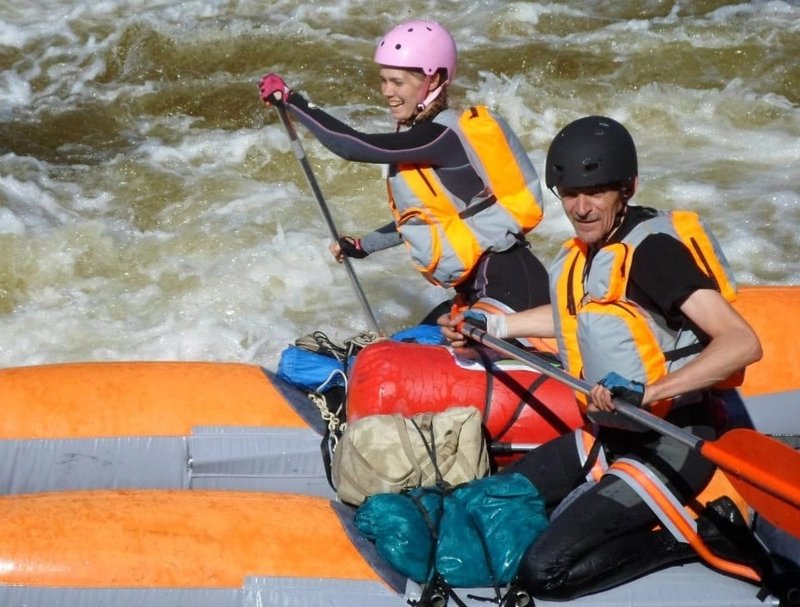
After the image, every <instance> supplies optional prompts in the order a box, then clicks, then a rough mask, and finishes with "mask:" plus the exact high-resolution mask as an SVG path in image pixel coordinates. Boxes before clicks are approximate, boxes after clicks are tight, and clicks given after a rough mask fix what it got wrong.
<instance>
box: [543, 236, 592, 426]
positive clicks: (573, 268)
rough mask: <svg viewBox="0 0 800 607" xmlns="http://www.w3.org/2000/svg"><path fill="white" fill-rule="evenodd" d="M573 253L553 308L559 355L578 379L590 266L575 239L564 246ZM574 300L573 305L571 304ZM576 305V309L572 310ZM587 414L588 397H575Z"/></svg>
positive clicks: (583, 247) (582, 246) (564, 268)
mask: <svg viewBox="0 0 800 607" xmlns="http://www.w3.org/2000/svg"><path fill="white" fill-rule="evenodd" d="M564 248H566V249H572V250H571V251H569V252H568V253H567V255H566V257H565V259H564V264H563V266H562V267H561V268H560V272H559V273H558V276H557V277H556V284H555V289H554V291H555V299H556V301H554V302H553V306H555V309H556V310H557V316H556V321H557V323H558V326H556V335H559V340H560V344H559V347H560V348H559V353H560V356H561V361H562V362H563V363H564V367H565V370H566V371H567V372H568V373H570V374H572V375H573V376H575V377H583V362H582V360H581V351H580V347H579V346H578V317H577V307H578V306H579V305H580V299H581V298H582V297H583V271H584V268H585V266H586V245H585V244H583V243H582V242H581V241H579V240H578V239H577V238H573V239H572V240H570V241H569V242H567V243H566V244H565V245H564ZM550 271H551V276H552V271H553V270H552V268H551V270H550ZM570 296H572V298H573V301H570ZM571 304H574V306H575V307H574V308H572V307H571ZM575 396H576V398H577V399H578V402H579V403H580V404H581V405H582V408H583V410H585V408H586V404H587V399H586V396H585V395H584V394H582V393H580V392H576V393H575Z"/></svg>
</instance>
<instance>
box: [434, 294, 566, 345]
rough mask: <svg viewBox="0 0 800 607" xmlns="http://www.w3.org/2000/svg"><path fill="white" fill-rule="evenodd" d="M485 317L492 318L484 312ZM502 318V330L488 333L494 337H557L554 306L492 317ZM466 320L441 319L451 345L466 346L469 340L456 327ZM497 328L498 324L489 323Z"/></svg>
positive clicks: (444, 316) (459, 318)
mask: <svg viewBox="0 0 800 607" xmlns="http://www.w3.org/2000/svg"><path fill="white" fill-rule="evenodd" d="M480 313H481V314H484V316H490V315H487V314H485V313H483V312H480ZM491 316H497V317H502V318H501V320H502V321H504V322H501V323H500V324H501V325H502V327H503V328H502V329H501V330H500V331H499V332H498V331H496V330H495V331H488V332H489V333H490V334H492V335H494V337H499V338H501V339H505V338H506V337H555V324H554V322H553V306H552V305H550V304H548V305H546V306H538V307H536V308H531V309H529V310H523V311H522V312H515V313H513V314H504V315H494V314H493V315H491ZM463 320H464V314H456V315H455V316H452V315H449V314H445V315H443V316H440V317H439V320H438V324H439V326H441V327H442V334H443V335H444V336H445V338H446V339H447V341H449V342H450V345H451V346H453V347H454V348H460V347H463V346H465V345H466V343H467V338H466V337H464V335H462V334H461V333H459V332H458V330H457V329H456V327H457V326H458V324H459V323H460V322H462V321H463ZM488 324H491V325H492V326H495V325H496V324H497V323H487V325H488Z"/></svg>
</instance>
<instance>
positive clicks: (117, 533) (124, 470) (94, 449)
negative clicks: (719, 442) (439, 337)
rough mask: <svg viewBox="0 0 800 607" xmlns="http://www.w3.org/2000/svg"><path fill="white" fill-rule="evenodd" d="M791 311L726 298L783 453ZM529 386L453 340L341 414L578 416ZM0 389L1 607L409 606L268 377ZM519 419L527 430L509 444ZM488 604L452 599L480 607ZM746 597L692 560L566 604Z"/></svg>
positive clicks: (386, 367)
mask: <svg viewBox="0 0 800 607" xmlns="http://www.w3.org/2000/svg"><path fill="white" fill-rule="evenodd" d="M798 304H800V288H796V287H761V288H750V289H744V290H743V291H742V296H741V298H740V300H739V301H738V302H737V304H736V305H737V307H738V308H739V309H740V311H742V313H743V314H744V315H745V316H746V317H747V318H748V319H749V320H750V321H751V322H752V323H753V325H754V326H755V328H756V330H757V331H758V332H759V334H760V336H761V339H762V342H763V346H764V349H765V356H764V358H763V360H762V361H761V362H759V363H757V364H756V365H753V366H752V367H751V368H750V369H748V373H747V375H746V380H745V385H744V386H743V388H742V393H743V395H744V397H745V400H744V406H743V408H742V410H741V411H739V412H738V415H741V416H742V418H743V420H742V422H743V423H745V422H746V423H752V424H753V425H755V427H756V428H758V429H759V430H761V431H763V432H765V433H768V434H774V435H777V436H779V437H781V438H782V439H783V440H786V441H787V442H790V443H791V441H792V440H794V441H795V443H794V444H795V445H796V444H797V443H796V438H797V435H800V415H797V413H796V407H797V404H796V402H797V400H796V399H797V397H798V396H799V395H800V346H798V344H797V342H796V339H795V335H796V334H797V329H798V328H800V327H798V326H797V324H798V322H800V321H798V320H797V316H796V314H795V311H796V310H797V309H799V307H798ZM776 318H780V319H781V322H780V323H777V322H775V319H776ZM429 348H434V350H429ZM440 359H441V360H442V361H446V362H445V363H436V364H432V362H431V361H433V360H437V361H438V360H440ZM426 361H428V363H427V364H426ZM487 368H488V369H491V370H493V372H492V373H487ZM531 373H534V372H532V371H530V370H521V369H519V368H514V367H513V366H511V365H510V363H508V362H499V361H490V363H489V364H487V361H486V360H485V359H484V357H481V356H478V357H477V358H476V356H475V355H474V354H472V355H467V354H464V353H458V352H454V351H452V350H450V349H448V348H445V347H439V346H421V345H418V344H416V345H415V344H396V345H386V344H375V345H373V346H368V347H367V348H365V349H364V350H362V352H361V353H359V355H358V357H357V359H356V364H355V365H353V367H352V369H351V374H350V375H351V377H350V385H349V388H348V405H349V406H350V412H349V415H350V417H351V418H355V417H357V416H359V415H367V414H370V413H377V412H389V411H392V410H393V409H400V410H402V411H403V412H404V413H414V412H416V411H417V409H416V407H419V409H420V410H432V409H433V410H435V409H437V408H444V407H446V406H449V405H452V404H473V405H474V406H477V407H479V408H482V410H483V411H484V412H485V414H486V419H487V425H488V426H490V427H491V428H493V429H492V434H493V435H494V436H495V437H496V438H497V440H498V441H500V442H503V443H506V442H508V443H515V442H517V441H524V442H526V443H528V442H530V443H536V442H540V441H541V440H546V439H547V437H548V436H549V435H548V433H553V432H556V433H557V432H560V431H562V430H563V428H565V427H566V428H569V427H572V426H573V425H574V424H576V423H577V422H578V420H579V418H577V417H575V416H574V414H575V410H574V409H572V408H571V407H572V405H569V406H567V405H566V404H565V403H566V402H567V401H566V400H565V401H562V400H561V396H563V395H565V394H566V395H569V393H568V392H567V391H565V390H561V389H559V388H558V387H557V386H552V385H546V384H545V382H544V381H543V380H542V379H541V378H539V377H536V376H534V375H531ZM452 377H457V378H458V379H457V381H447V379H448V378H452ZM434 386H435V387H436V389H438V390H439V392H438V393H437V392H435V391H434V389H433V387H434ZM520 386H522V387H523V388H524V389H522V390H521V389H520ZM551 388H552V393H551ZM526 389H527V390H528V391H529V392H532V393H533V395H534V396H535V399H526V398H525V394H526ZM0 390H2V391H3V394H4V415H3V416H2V417H1V418H0V475H2V476H1V477H0V481H2V486H1V487H0V489H2V493H4V494H5V495H0V605H56V606H58V607H85V606H88V605H108V604H114V605H117V606H127V605H131V606H132V605H137V606H138V605H159V606H161V605H163V606H167V607H169V606H173V605H174V606H176V607H177V606H179V605H193V606H198V607H205V606H208V607H212V606H213V607H250V606H253V607H255V606H259V607H261V606H263V605H286V606H295V605H298V606H307V605H314V606H316V605H327V606H334V607H336V606H339V605H342V606H344V605H347V606H350V605H360V604H369V605H379V606H380V605H387V606H388V605H397V606H401V605H407V604H408V603H407V601H408V600H414V599H415V598H416V597H418V596H419V590H420V589H419V587H418V586H417V585H416V584H414V583H413V582H409V581H408V580H406V579H403V578H401V577H399V576H398V575H397V574H396V573H394V572H392V571H391V570H390V569H388V568H387V567H386V566H385V565H384V564H383V563H382V561H381V559H380V557H379V556H378V555H377V553H376V552H375V551H374V549H373V547H372V546H371V544H369V543H368V542H366V541H365V540H363V538H360V537H358V536H357V534H356V533H355V532H354V530H353V527H352V520H351V517H352V509H349V508H348V507H346V506H343V505H341V504H339V503H337V502H336V501H335V500H332V499H331V498H332V495H333V493H332V490H331V489H330V487H329V485H328V483H327V478H326V475H325V470H324V466H323V465H322V458H321V457H320V440H321V434H322V432H323V430H324V425H323V423H322V422H321V417H320V415H319V413H318V411H317V410H316V407H315V406H314V404H313V403H312V402H311V401H310V400H309V399H308V398H307V396H306V394H305V393H303V392H302V391H300V390H298V389H297V388H295V387H293V386H291V385H289V384H287V383H286V382H284V381H283V380H281V379H280V378H278V377H277V376H276V375H275V374H273V373H272V372H270V371H267V370H265V369H262V368H260V367H258V366H253V365H241V364H228V363H161V362H153V363H87V364H70V365H49V366H41V367H29V368H19V369H6V370H3V371H0ZM470 395H471V396H470ZM569 396H570V398H571V395H569ZM470 399H472V400H474V401H475V402H472V403H467V402H463V401H464V400H470ZM534 401H535V402H534ZM569 402H571V400H570V401H569ZM562 405H563V406H562ZM542 407H544V408H545V409H547V411H548V412H552V411H555V412H556V414H555V416H552V415H549V414H546V415H542V413H544V412H543V411H542ZM526 416H531V417H530V420H528V421H529V422H531V424H530V426H529V427H532V428H534V429H535V431H530V432H528V433H525V432H521V433H520V434H516V433H515V432H517V431H518V430H519V428H520V427H523V425H522V424H521V422H520V420H522V419H523V418H524V417H526ZM744 418H747V419H744ZM517 423H520V426H519V427H518V426H517ZM185 489H192V491H186V490H185ZM492 592H493V591H492V590H491V589H485V588H484V589H476V590H474V591H464V592H462V593H461V594H462V597H463V600H464V601H465V602H466V604H468V605H485V604H486V601H485V600H484V599H485V598H486V597H487V596H488V597H491V596H492ZM757 594H758V588H756V587H755V586H753V585H751V584H749V583H747V582H744V581H740V580H737V579H733V578H731V577H728V576H725V575H721V574H719V573H716V572H714V571H712V570H710V569H708V568H707V567H705V566H704V565H701V564H691V565H685V566H681V567H672V568H669V569H667V570H664V571H661V572H659V573H656V574H652V575H649V576H646V577H645V578H642V579H640V580H637V581H635V582H632V583H629V584H625V585H624V586H622V587H619V588H616V589H614V590H611V591H607V592H604V593H600V594H597V595H592V596H590V597H586V598H585V599H581V600H577V601H571V602H569V603H567V605H580V606H589V605H592V606H593V607H598V606H599V607H602V606H604V605H608V606H609V607H610V606H615V607H616V606H618V605H620V604H624V605H642V606H650V605H654V606H663V607H666V606H675V607H678V606H680V607H685V606H686V605H693V606H695V605H698V606H699V605H719V606H720V607H721V606H726V607H737V606H742V607H745V606H751V605H752V606H753V607H756V606H763V605H777V601H775V600H773V599H772V598H770V597H767V598H766V600H765V601H762V599H761V598H759V597H758V596H757ZM468 595H473V596H475V597H478V598H469V596H468ZM561 604H562V605H563V604H564V603H561ZM536 605H539V606H541V605H549V603H547V602H543V601H539V600H537V601H536Z"/></svg>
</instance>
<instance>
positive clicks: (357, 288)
mask: <svg viewBox="0 0 800 607" xmlns="http://www.w3.org/2000/svg"><path fill="white" fill-rule="evenodd" d="M274 105H275V109H276V110H277V111H278V116H279V117H280V119H281V122H282V123H283V127H284V128H285V129H286V134H287V135H289V139H290V140H291V143H292V151H293V152H294V155H295V157H296V158H297V160H298V161H299V162H300V167H301V168H302V169H303V173H304V174H305V176H306V180H307V181H308V185H309V187H310V188H311V191H312V192H313V194H314V198H316V199H317V204H318V206H319V209H320V211H321V212H322V218H323V219H324V220H325V223H326V224H327V225H328V230H329V231H330V234H331V238H333V240H334V241H335V242H339V232H338V230H337V229H336V224H335V223H334V221H333V216H332V215H331V212H330V210H329V209H328V205H327V204H326V202H325V198H324V197H323V196H322V190H320V188H319V184H318V183H317V179H316V177H314V172H313V171H312V170H311V165H310V164H309V162H308V158H307V157H306V153H305V150H303V145H302V143H300V138H299V137H298V136H297V130H296V129H295V128H294V125H293V124H292V120H291V118H289V114H288V112H287V111H286V106H285V105H284V104H283V103H280V102H278V103H275V104H274ZM342 263H343V264H344V268H345V270H347V276H348V277H349V278H350V283H351V285H352V286H353V291H354V292H355V294H356V298H357V299H358V302H359V303H360V304H361V308H362V309H363V310H364V314H365V315H366V317H367V321H368V322H369V324H370V327H371V328H372V330H374V331H375V332H377V333H379V334H381V335H383V331H382V330H381V328H380V325H379V324H378V321H377V320H376V319H375V315H374V314H373V313H372V308H371V307H370V305H369V302H368V301H367V296H366V295H365V294H364V290H363V289H362V288H361V283H360V282H359V281H358V276H356V272H355V270H354V269H353V264H352V263H351V262H350V258H349V257H347V255H343V256H342Z"/></svg>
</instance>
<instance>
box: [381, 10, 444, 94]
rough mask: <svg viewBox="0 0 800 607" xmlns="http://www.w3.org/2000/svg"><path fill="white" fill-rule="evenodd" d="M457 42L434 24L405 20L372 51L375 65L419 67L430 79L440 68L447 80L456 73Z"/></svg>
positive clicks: (390, 31) (438, 25)
mask: <svg viewBox="0 0 800 607" xmlns="http://www.w3.org/2000/svg"><path fill="white" fill-rule="evenodd" d="M456 56H457V51H456V43H455V41H454V40H453V37H452V36H451V35H450V32H448V31H447V30H446V29H445V28H443V27H442V26H441V25H440V24H438V23H437V22H436V21H422V20H416V21H407V22H405V23H401V24H400V25H398V26H396V27H394V28H392V29H391V30H389V32H387V33H386V35H384V37H383V38H382V39H381V41H380V43H379V44H378V48H377V49H376V50H375V63H378V64H380V65H387V66H392V67H402V68H419V69H421V70H422V71H423V72H425V74H427V75H428V76H432V75H433V74H435V73H436V71H437V70H438V69H440V68H444V69H446V70H447V80H448V81H450V82H452V81H453V78H454V77H455V74H456Z"/></svg>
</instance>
